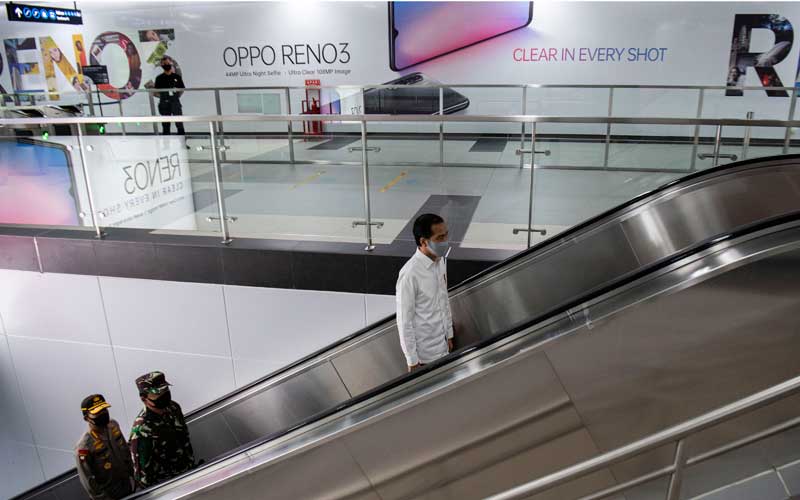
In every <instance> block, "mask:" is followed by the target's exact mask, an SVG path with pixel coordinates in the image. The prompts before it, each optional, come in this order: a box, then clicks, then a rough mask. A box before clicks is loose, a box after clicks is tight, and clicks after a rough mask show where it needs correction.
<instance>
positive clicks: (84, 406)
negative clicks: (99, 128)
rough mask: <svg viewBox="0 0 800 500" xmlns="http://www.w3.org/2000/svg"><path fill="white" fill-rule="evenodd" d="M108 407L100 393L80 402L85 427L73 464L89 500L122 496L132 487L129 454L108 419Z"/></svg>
mask: <svg viewBox="0 0 800 500" xmlns="http://www.w3.org/2000/svg"><path fill="white" fill-rule="evenodd" d="M110 407H111V405H110V404H108V403H107V402H106V398H104V397H103V395H102V394H92V395H91V396H88V397H86V398H84V400H83V401H82V402H81V413H83V419H84V420H85V421H86V422H87V423H88V424H89V430H88V431H87V432H86V433H85V434H84V435H83V437H81V439H80V441H78V444H77V445H76V446H75V464H76V466H77V467H78V478H80V480H81V484H82V485H83V488H84V489H85V490H86V493H88V494H89V497H90V498H91V499H92V500H111V499H117V498H123V497H126V496H128V495H130V494H131V493H133V490H134V482H133V464H132V463H131V453H130V450H129V449H128V443H126V442H125V436H123V435H122V431H121V430H120V428H119V424H118V423H117V421H116V420H111V416H110V415H109V413H108V409H109V408H110Z"/></svg>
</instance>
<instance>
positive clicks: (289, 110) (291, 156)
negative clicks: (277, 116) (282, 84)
mask: <svg viewBox="0 0 800 500" xmlns="http://www.w3.org/2000/svg"><path fill="white" fill-rule="evenodd" d="M285 91H286V114H287V115H291V114H292V96H291V91H290V90H289V87H286V89H285ZM286 131H287V134H288V137H289V163H291V164H292V165H294V137H293V133H292V121H291V120H289V121H288V122H287V127H286Z"/></svg>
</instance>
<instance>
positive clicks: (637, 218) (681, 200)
mask: <svg viewBox="0 0 800 500" xmlns="http://www.w3.org/2000/svg"><path fill="white" fill-rule="evenodd" d="M798 207H800V170H798V169H793V170H788V171H787V170H786V169H785V167H769V168H763V169H758V170H757V171H750V172H745V173H741V174H740V175H738V176H730V177H726V178H724V179H720V178H716V179H709V180H707V181H705V182H702V183H698V184H696V185H692V186H690V187H687V188H684V189H681V190H679V191H676V192H674V193H671V194H669V195H667V196H663V197H662V198H660V199H659V200H657V201H656V202H654V203H652V204H650V205H648V206H647V207H645V208H642V209H640V210H637V211H635V212H634V213H633V214H632V215H631V216H629V217H625V218H624V220H623V221H622V224H621V225H622V228H623V230H624V232H625V235H626V236H627V238H628V241H629V242H630V245H631V247H632V248H633V250H634V251H635V253H636V255H637V257H638V259H639V261H640V262H641V264H642V265H645V264H651V263H653V262H656V261H657V260H659V259H663V258H665V257H667V256H669V255H672V254H674V253H675V252H676V251H679V250H681V249H684V248H686V247H688V246H690V245H692V244H694V243H695V242H697V241H703V240H705V239H707V238H711V237H713V236H715V235H719V234H723V233H725V232H728V231H730V230H731V228H736V227H742V226H744V225H747V224H751V223H753V222H756V221H759V220H763V219H767V218H770V217H777V216H781V215H785V214H789V213H792V212H796V211H797V210H798Z"/></svg>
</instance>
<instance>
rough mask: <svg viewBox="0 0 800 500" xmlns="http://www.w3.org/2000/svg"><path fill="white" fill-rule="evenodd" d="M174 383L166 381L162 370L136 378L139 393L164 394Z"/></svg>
mask: <svg viewBox="0 0 800 500" xmlns="http://www.w3.org/2000/svg"><path fill="white" fill-rule="evenodd" d="M170 385H172V384H170V383H168V382H167V381H166V379H165V378H164V374H163V373H162V372H150V373H145V374H144V375H142V376H141V377H139V378H137V379H136V387H137V388H138V389H139V393H140V394H141V393H148V394H162V393H164V392H166V391H168V390H169V386H170Z"/></svg>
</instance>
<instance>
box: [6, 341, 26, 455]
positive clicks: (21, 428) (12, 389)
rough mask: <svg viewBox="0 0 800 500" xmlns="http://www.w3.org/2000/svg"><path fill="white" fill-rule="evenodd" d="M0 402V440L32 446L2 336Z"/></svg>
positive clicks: (20, 398) (9, 354)
mask: <svg viewBox="0 0 800 500" xmlns="http://www.w3.org/2000/svg"><path fill="white" fill-rule="evenodd" d="M0 401H2V404H0V439H1V438H2V437H3V436H6V435H7V436H8V438H9V439H14V440H15V441H20V442H24V443H30V444H33V434H31V427H30V425H29V424H28V414H27V412H26V411H25V405H24V404H23V403H22V402H23V398H22V395H21V394H20V392H19V385H18V384H17V374H16V372H15V370H14V365H13V363H12V361H11V353H10V352H9V349H8V341H7V339H6V337H5V336H4V335H0Z"/></svg>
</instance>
